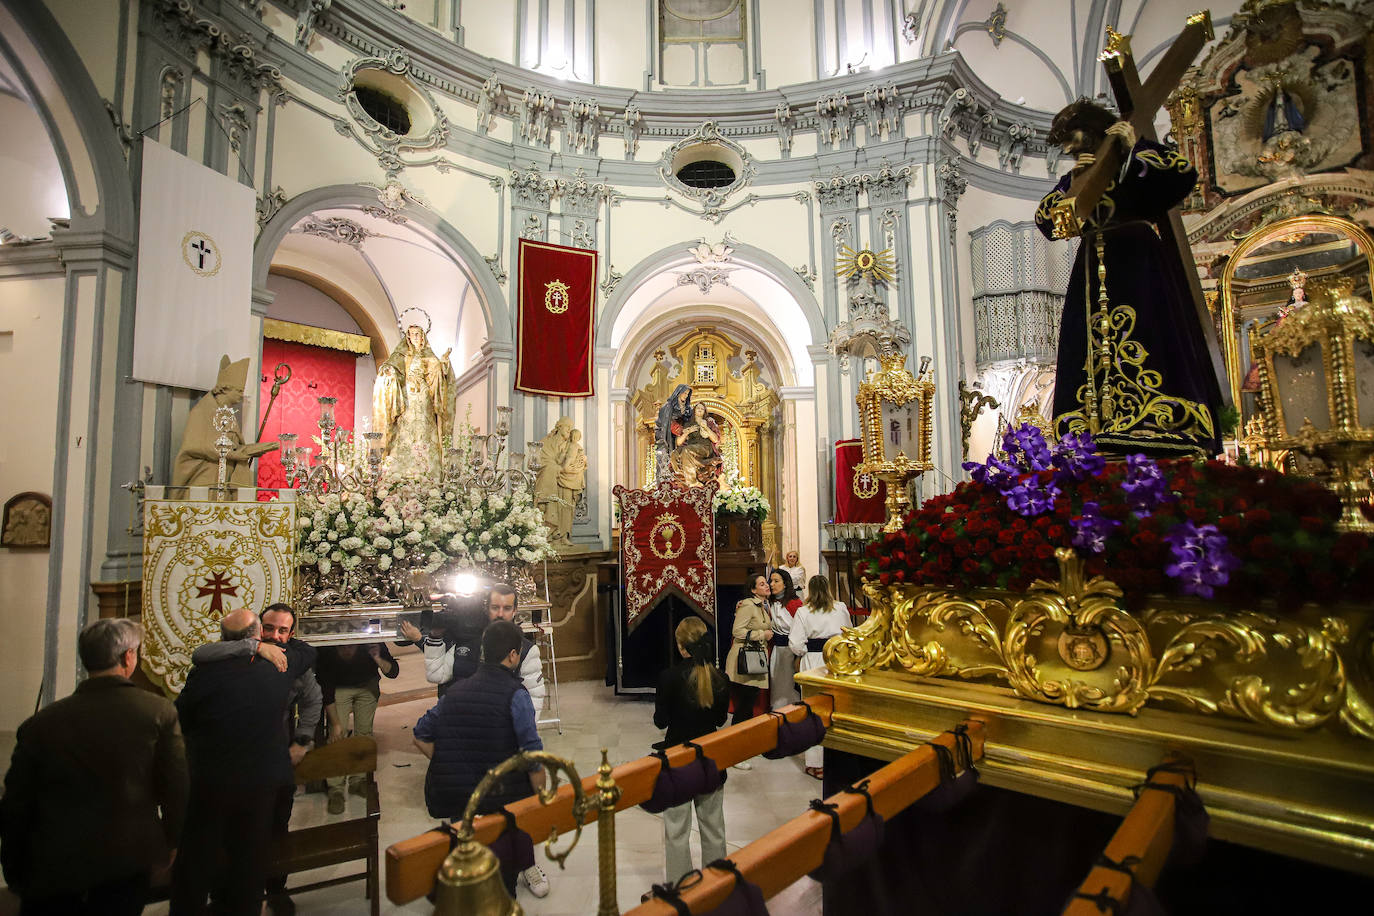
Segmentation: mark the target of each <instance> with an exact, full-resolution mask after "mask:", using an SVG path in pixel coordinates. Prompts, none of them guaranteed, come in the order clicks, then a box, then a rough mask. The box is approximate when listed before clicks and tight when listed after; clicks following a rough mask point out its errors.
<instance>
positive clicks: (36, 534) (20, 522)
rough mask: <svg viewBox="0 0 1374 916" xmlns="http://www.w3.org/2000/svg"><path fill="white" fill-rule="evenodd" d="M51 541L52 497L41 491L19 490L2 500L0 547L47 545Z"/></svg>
mask: <svg viewBox="0 0 1374 916" xmlns="http://www.w3.org/2000/svg"><path fill="white" fill-rule="evenodd" d="M51 542H52V500H51V499H50V498H49V497H47V496H44V495H43V494H42V493H32V492H30V493H19V494H16V495H15V496H14V497H12V498H11V499H10V500H9V501H8V502H7V503H5V519H4V523H3V527H2V528H0V547H40V548H41V547H47V546H49V545H50V544H51Z"/></svg>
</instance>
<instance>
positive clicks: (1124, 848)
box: [1064, 758, 1188, 916]
mask: <svg viewBox="0 0 1374 916" xmlns="http://www.w3.org/2000/svg"><path fill="white" fill-rule="evenodd" d="M1166 759H1168V760H1177V758H1166ZM1151 780H1152V781H1153V782H1156V783H1160V784H1162V785H1170V786H1184V785H1186V784H1187V781H1188V776H1187V775H1186V774H1184V773H1175V772H1170V771H1167V770H1160V771H1159V772H1156V773H1155V774H1154V776H1153V777H1152V778H1151ZM1176 801H1177V799H1175V798H1174V794H1173V793H1172V792H1159V791H1154V790H1151V789H1145V790H1142V791H1141V793H1140V797H1139V798H1137V799H1136V801H1135V804H1134V805H1132V806H1131V810H1130V811H1128V812H1126V818H1125V820H1123V821H1122V822H1121V826H1120V827H1118V828H1116V833H1114V834H1112V838H1111V840H1109V841H1108V843H1107V848H1106V849H1105V850H1104V855H1105V856H1106V857H1107V858H1109V859H1111V860H1112V861H1113V862H1120V861H1122V860H1123V859H1125V858H1126V857H1128V856H1136V857H1138V858H1139V859H1140V862H1139V863H1138V864H1137V865H1136V866H1135V867H1134V869H1133V871H1134V873H1135V880H1136V883H1137V884H1143V885H1145V886H1146V887H1153V886H1154V883H1155V881H1156V880H1158V878H1159V873H1160V871H1162V870H1163V868H1164V862H1165V860H1166V859H1168V858H1169V850H1170V849H1171V848H1172V847H1173V845H1174V806H1175V802H1176ZM1078 890H1079V891H1080V892H1081V893H1084V894H1090V895H1096V894H1099V893H1103V892H1105V893H1107V894H1108V895H1110V896H1111V897H1113V898H1115V899H1116V900H1118V901H1120V902H1121V903H1122V904H1123V905H1124V904H1125V903H1126V898H1127V897H1129V896H1130V893H1131V876H1130V875H1127V874H1125V873H1124V872H1120V871H1117V870H1116V869H1113V868H1107V867H1106V866H1102V865H1097V866H1094V867H1093V870H1092V871H1090V872H1088V877H1087V878H1085V879H1084V880H1083V883H1082V884H1081V885H1079V888H1078ZM1064 916H1101V910H1099V909H1098V907H1097V904H1095V903H1093V902H1092V901H1091V900H1085V899H1083V898H1081V897H1079V898H1075V899H1073V900H1071V901H1069V905H1068V906H1067V907H1065V909H1064Z"/></svg>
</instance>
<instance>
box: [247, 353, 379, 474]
mask: <svg viewBox="0 0 1374 916" xmlns="http://www.w3.org/2000/svg"><path fill="white" fill-rule="evenodd" d="M278 363H286V364H287V365H288V366H290V367H291V381H289V382H287V383H286V384H285V385H282V386H281V391H279V392H278V393H277V403H276V404H275V405H273V407H272V413H271V414H269V415H268V417H267V426H266V427H264V428H263V431H262V441H263V442H275V441H276V440H277V437H278V436H280V435H281V434H282V433H296V434H297V435H298V436H300V438H299V439H297V440H296V444H297V445H306V446H309V447H310V448H311V449H312V452H311V455H312V456H314V455H318V454H319V450H320V449H319V446H317V445H316V444H315V441H314V439H315V437H316V436H318V435H319V434H320V424H319V420H320V402H319V400H318V398H323V397H331V398H338V399H339V403H337V404H335V405H334V422H336V423H337V424H338V425H339V428H340V429H353V428H354V427H353V421H354V416H353V403H354V392H355V391H356V390H357V385H358V382H357V371H358V369H357V367H358V355H357V354H356V353H346V352H344V351H342V350H329V349H326V348H325V347H312V346H310V345H309V344H303V343H294V342H290V341H285V340H272V339H271V338H268V339H265V340H263V342H262V376H261V377H260V378H259V381H260V385H261V387H260V388H259V390H258V420H257V422H258V423H261V422H262V413H263V412H264V411H266V410H267V402H268V401H269V400H270V399H271V397H272V373H273V371H274V370H275V368H276V366H277V364H278ZM255 431H256V430H255ZM258 486H260V487H269V488H273V489H276V488H280V487H284V486H286V474H285V473H284V472H283V471H282V467H281V452H280V451H276V452H268V453H267V454H266V455H263V456H262V457H261V458H259V459H258Z"/></svg>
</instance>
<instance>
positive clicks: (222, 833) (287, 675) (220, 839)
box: [172, 610, 315, 916]
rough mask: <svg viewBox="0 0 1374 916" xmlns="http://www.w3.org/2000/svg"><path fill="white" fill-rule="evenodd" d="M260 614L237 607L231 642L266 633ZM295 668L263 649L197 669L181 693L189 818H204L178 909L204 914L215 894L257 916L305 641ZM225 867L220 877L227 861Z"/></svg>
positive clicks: (308, 653) (182, 862) (291, 653)
mask: <svg viewBox="0 0 1374 916" xmlns="http://www.w3.org/2000/svg"><path fill="white" fill-rule="evenodd" d="M261 633H262V625H261V623H260V621H259V620H258V615H257V614H254V613H253V612H252V611H249V610H237V611H231V612H230V613H229V614H227V615H225V617H224V619H223V620H222V621H221V622H220V637H221V639H222V640H224V641H233V640H241V639H249V638H257V637H258V636H259V635H260V634H261ZM284 650H285V654H286V670H285V671H281V670H278V668H277V667H276V666H275V665H273V664H271V663H270V662H268V661H265V660H264V659H262V658H260V657H259V656H257V655H246V656H242V657H237V658H227V659H224V660H221V661H215V662H209V663H207V664H205V665H197V666H195V667H194V668H192V669H191V673H190V674H189V675H187V677H186V687H185V688H184V689H183V690H182V691H181V696H179V697H178V698H177V704H176V705H177V711H178V712H179V713H180V715H181V727H182V729H183V731H184V732H185V734H186V749H187V756H188V760H189V762H190V770H191V794H190V802H189V804H188V807H187V818H188V820H189V821H191V822H192V823H194V824H195V829H194V830H193V831H190V832H189V834H188V836H187V840H186V842H185V843H184V844H183V848H182V851H181V855H180V856H179V857H178V859H177V863H176V870H175V873H174V875H173V882H172V913H173V914H174V916H180V914H183V913H185V914H192V913H199V912H201V911H202V909H203V908H204V906H205V898H206V895H207V894H208V893H209V892H210V891H211V890H214V891H215V896H216V901H217V903H218V905H219V906H220V907H221V909H222V910H223V911H224V912H227V913H235V914H237V913H243V914H257V913H258V911H259V910H260V908H261V904H262V893H263V887H264V882H265V878H266V869H267V857H268V851H269V847H270V845H271V826H272V814H273V809H274V807H275V806H276V802H277V799H278V796H279V794H280V792H281V790H283V789H284V788H285V787H288V786H291V785H292V784H293V783H294V777H293V774H292V767H291V764H292V761H291V756H290V754H289V753H288V751H287V747H288V741H289V738H288V732H287V728H286V721H285V718H284V711H285V709H286V705H287V697H288V694H289V693H290V690H291V685H292V683H293V682H294V681H295V680H296V678H297V677H299V676H300V674H301V673H302V672H303V671H304V670H305V669H306V668H308V667H310V666H311V665H313V664H314V662H315V650H314V649H313V648H312V647H310V646H308V645H306V644H304V643H301V642H298V641H295V642H289V643H288V644H287V645H286V646H285V647H284ZM221 860H222V861H224V862H225V868H224V871H223V872H222V873H221V874H220V875H218V876H217V875H216V872H217V866H218V864H219V863H220V861H221Z"/></svg>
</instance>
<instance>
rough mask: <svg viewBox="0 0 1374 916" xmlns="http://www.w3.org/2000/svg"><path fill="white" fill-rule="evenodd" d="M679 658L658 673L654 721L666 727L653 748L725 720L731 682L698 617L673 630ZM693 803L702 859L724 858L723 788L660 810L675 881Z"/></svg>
mask: <svg viewBox="0 0 1374 916" xmlns="http://www.w3.org/2000/svg"><path fill="white" fill-rule="evenodd" d="M674 636H675V637H676V638H677V651H678V654H679V655H681V656H682V661H681V662H680V663H678V664H676V665H673V666H672V667H671V668H669V669H668V670H666V671H664V672H662V673H661V674H660V675H659V677H658V693H657V695H656V696H655V698H654V725H656V726H657V727H659V728H663V729H667V734H665V735H664V737H663V741H662V742H661V743H660V744H657V745H655V747H671V746H673V745H674V744H681V743H682V742H684V741H695V740H696V739H698V738H700V737H701V736H702V735H708V734H710V733H711V732H713V731H715V730H716V729H718V728H720V727H721V726H722V725H724V724H725V716H726V714H727V712H728V711H729V708H730V682H729V681H727V680H726V679H725V675H723V674H721V672H720V669H719V668H717V667H716V664H715V658H714V655H715V652H714V651H713V649H714V641H713V640H712V639H711V636H710V632H709V631H708V630H707V628H706V624H705V623H703V622H702V620H701V618H700V617H688V618H686V619H685V620H683V621H682V622H681V623H679V624H678V625H677V630H676V631H675V632H674ZM693 806H695V807H696V812H697V827H698V828H699V829H700V831H701V861H702V864H703V865H704V864H705V863H707V862H714V861H716V860H717V859H723V858H725V787H724V786H722V787H721V788H719V789H717V790H716V791H714V792H708V793H707V794H705V795H698V796H697V797H696V798H695V799H693V800H692V801H691V802H688V803H686V804H682V805H678V806H677V807H676V808H669V809H668V810H667V811H664V812H663V853H664V864H665V873H666V876H667V879H668V880H669V881H676V880H677V879H678V878H680V877H682V876H683V875H684V874H686V873H687V872H689V871H691V870H692V851H691V848H690V847H689V845H688V838H689V837H690V835H691V832H692V808H693Z"/></svg>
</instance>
